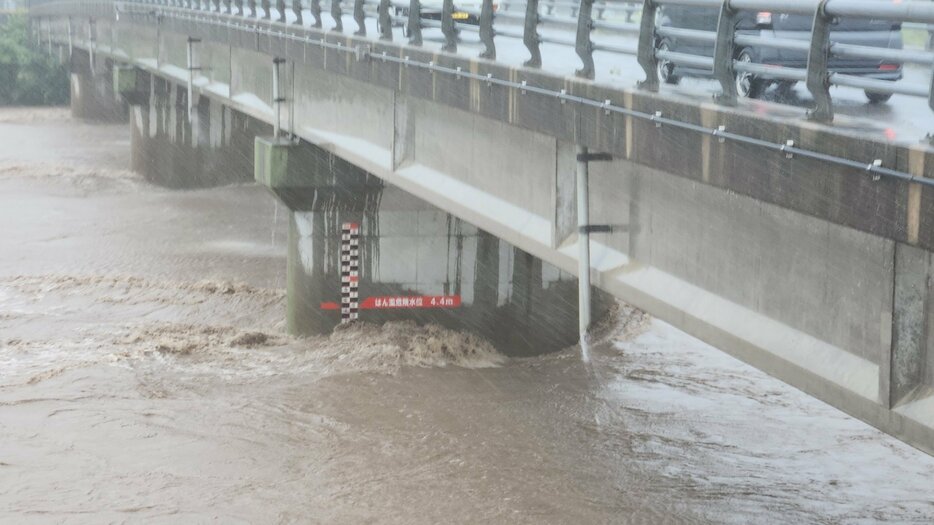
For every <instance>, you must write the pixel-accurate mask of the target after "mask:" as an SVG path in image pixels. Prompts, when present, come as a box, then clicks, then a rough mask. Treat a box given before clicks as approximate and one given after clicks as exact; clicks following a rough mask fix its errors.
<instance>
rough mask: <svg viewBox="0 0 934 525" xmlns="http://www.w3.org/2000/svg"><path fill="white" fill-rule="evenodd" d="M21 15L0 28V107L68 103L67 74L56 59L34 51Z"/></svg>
mask: <svg viewBox="0 0 934 525" xmlns="http://www.w3.org/2000/svg"><path fill="white" fill-rule="evenodd" d="M28 26H29V22H28V20H27V19H26V16H25V15H23V14H19V13H17V14H13V15H11V16H10V17H9V18H7V20H6V23H3V24H2V25H0V105H6V106H41V105H61V104H65V103H67V102H68V95H69V94H68V91H69V89H68V73H67V71H66V69H65V67H64V66H63V65H61V64H59V63H58V58H57V57H52V56H49V54H48V51H47V50H40V49H37V48H36V42H35V41H33V40H32V37H30V33H29V29H28Z"/></svg>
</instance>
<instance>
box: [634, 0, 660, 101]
mask: <svg viewBox="0 0 934 525" xmlns="http://www.w3.org/2000/svg"><path fill="white" fill-rule="evenodd" d="M656 13H658V6H657V5H655V2H653V1H652V0H644V2H643V4H642V22H641V23H640V25H639V50H638V53H637V55H636V59H637V60H638V62H639V65H640V66H642V69H643V71H645V80H643V81H642V82H639V83H638V86H639V87H640V88H642V89H645V90H646V91H658V59H656V58H655V15H656Z"/></svg>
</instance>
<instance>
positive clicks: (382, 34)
mask: <svg viewBox="0 0 934 525" xmlns="http://www.w3.org/2000/svg"><path fill="white" fill-rule="evenodd" d="M389 7H390V5H389V0H379V7H378V8H377V14H378V16H379V24H378V25H379V39H380V40H386V41H389V42H392V16H391V15H390V14H389Z"/></svg>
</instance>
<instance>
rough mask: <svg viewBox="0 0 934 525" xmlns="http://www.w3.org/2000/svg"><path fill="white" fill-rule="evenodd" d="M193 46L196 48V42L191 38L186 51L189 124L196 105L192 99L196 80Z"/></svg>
mask: <svg viewBox="0 0 934 525" xmlns="http://www.w3.org/2000/svg"><path fill="white" fill-rule="evenodd" d="M193 46H194V42H192V41H191V38H189V39H188V48H187V49H186V51H187V57H188V122H189V124H190V123H191V108H192V106H193V105H194V104H192V98H193V97H192V95H193V94H194V93H193V88H192V83H193V82H194V80H195V69H194V66H195V64H194V53H193V49H192V48H193Z"/></svg>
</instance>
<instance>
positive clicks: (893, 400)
mask: <svg viewBox="0 0 934 525" xmlns="http://www.w3.org/2000/svg"><path fill="white" fill-rule="evenodd" d="M931 282H932V261H931V253H930V252H928V251H926V250H923V249H921V248H916V247H914V246H910V245H907V244H902V243H896V244H895V293H894V307H893V320H892V358H891V359H892V362H891V379H890V383H889V388H890V397H889V399H890V406H898V405H900V404H903V403H907V402H910V401H914V400H916V399H918V398H919V397H920V396H923V395H930V393H931V388H932V387H934V381H932V379H934V378H932V376H934V352H931V351H930V350H929V349H930V348H931V347H932V346H934V340H932V339H934V307H932V306H934V305H932V301H934V289H932V286H931Z"/></svg>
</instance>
